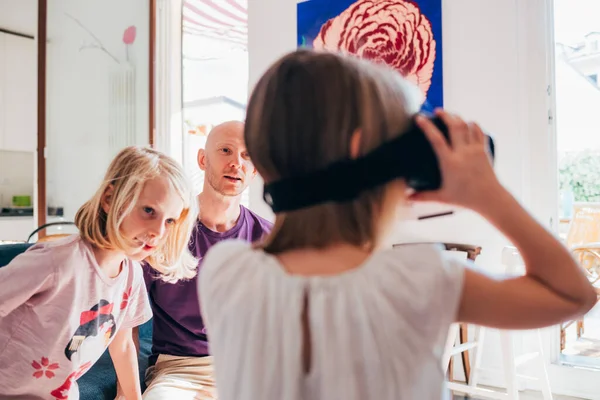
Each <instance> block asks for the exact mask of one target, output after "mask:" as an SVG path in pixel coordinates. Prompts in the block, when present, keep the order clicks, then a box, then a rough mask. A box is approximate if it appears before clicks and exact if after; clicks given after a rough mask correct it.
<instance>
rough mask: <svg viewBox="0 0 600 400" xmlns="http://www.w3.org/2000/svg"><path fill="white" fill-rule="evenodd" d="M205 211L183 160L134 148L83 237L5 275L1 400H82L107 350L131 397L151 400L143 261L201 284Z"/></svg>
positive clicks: (82, 226)
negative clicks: (140, 330) (200, 230)
mask: <svg viewBox="0 0 600 400" xmlns="http://www.w3.org/2000/svg"><path fill="white" fill-rule="evenodd" d="M195 204H196V202H195V198H194V196H193V193H192V190H191V187H190V184H189V183H188V181H187V179H186V177H185V175H184V172H183V170H182V168H181V167H180V166H179V165H178V164H177V163H176V162H175V161H174V160H172V159H171V158H169V157H167V156H165V155H164V154H161V153H160V152H157V151H155V150H152V149H149V148H144V147H128V148H125V149H124V150H122V151H121V152H120V153H119V154H118V155H117V156H116V157H115V159H114V160H113V161H112V163H111V164H110V166H109V168H108V171H107V173H106V176H105V178H104V181H103V183H102V185H101V186H100V188H99V189H98V191H97V192H96V194H95V195H94V196H93V197H92V198H91V199H90V200H89V201H88V202H87V203H85V204H84V205H83V206H82V207H81V208H80V209H79V211H78V212H77V215H76V217H75V224H76V225H77V227H78V228H79V234H77V235H72V236H69V237H67V238H64V239H60V240H57V241H54V242H46V243H39V244H36V245H34V246H33V247H31V248H30V249H28V250H27V251H26V252H25V253H23V254H21V255H19V256H18V257H16V258H15V259H14V260H13V261H12V262H11V263H10V264H9V265H7V266H6V267H3V268H0V282H1V283H0V285H1V289H0V377H1V378H0V379H1V382H0V387H1V390H0V399H13V398H20V397H23V398H36V399H67V398H68V399H77V398H79V392H78V388H77V382H76V380H77V379H78V378H79V377H80V376H82V375H83V374H85V373H86V371H88V370H89V369H90V367H91V366H92V365H93V364H94V363H95V362H96V361H97V360H98V358H99V357H100V356H101V355H102V353H103V352H104V351H105V350H106V348H108V350H109V352H110V355H111V358H112V360H113V362H114V365H115V370H116V372H117V376H118V379H119V382H120V384H121V387H122V389H123V395H124V396H125V397H126V398H127V399H141V392H140V383H139V374H138V365H137V353H136V349H135V346H134V343H133V341H132V336H131V330H132V328H134V327H136V326H138V325H141V324H143V323H144V322H146V321H147V320H149V319H150V318H151V315H152V313H151V310H150V305H149V303H148V296H147V294H146V289H145V284H144V280H143V277H142V269H141V267H140V264H139V262H140V261H142V260H147V261H148V262H149V263H150V264H151V265H152V266H153V267H154V268H156V269H157V270H159V271H161V272H162V273H163V276H164V279H166V280H169V281H175V280H178V279H186V278H190V277H192V276H193V275H194V273H195V267H196V260H195V259H194V258H193V257H192V256H191V254H190V253H189V252H188V250H187V242H188V238H189V235H190V232H191V229H192V227H193V224H194V221H195V219H196V215H197V213H196V206H195Z"/></svg>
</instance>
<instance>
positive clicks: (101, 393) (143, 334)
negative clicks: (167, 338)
mask: <svg viewBox="0 0 600 400" xmlns="http://www.w3.org/2000/svg"><path fill="white" fill-rule="evenodd" d="M30 246H32V244H31V243H17V244H1V245H0V268H1V267H4V266H5V265H7V264H8V263H9V262H10V261H11V260H12V259H13V258H15V257H16V256H18V255H19V254H21V253H22V252H24V251H25V250H27V249H28V248H29V247H30ZM2 284H4V283H0V287H1V285H2ZM0 290H1V289H0ZM139 332H140V352H139V355H138V361H139V365H140V382H141V384H142V390H143V389H144V388H145V385H144V373H145V371H146V368H147V367H148V356H149V355H150V350H151V347H152V320H150V321H148V322H146V323H145V324H144V325H142V326H140V329H139ZM116 381H117V378H116V374H115V370H114V368H113V365H112V361H111V359H110V355H109V354H108V351H106V352H104V354H103V355H102V357H101V358H100V359H99V360H98V361H97V362H96V364H95V365H94V366H93V367H92V369H90V370H89V371H88V372H87V373H86V374H85V375H84V376H82V377H81V378H79V380H78V381H77V383H78V384H79V393H80V399H81V400H102V399H110V400H112V399H114V398H115V394H116V392H117V389H116Z"/></svg>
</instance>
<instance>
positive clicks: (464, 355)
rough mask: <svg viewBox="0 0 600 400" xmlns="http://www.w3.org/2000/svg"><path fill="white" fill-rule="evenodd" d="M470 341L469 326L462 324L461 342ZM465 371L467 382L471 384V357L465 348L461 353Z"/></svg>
mask: <svg viewBox="0 0 600 400" xmlns="http://www.w3.org/2000/svg"><path fill="white" fill-rule="evenodd" d="M468 341H469V327H468V326H467V325H466V324H460V344H464V343H467V342H468ZM461 358H462V364H463V372H464V373H465V383H466V384H467V385H468V384H469V379H470V377H471V360H470V359H469V351H468V350H465V351H463V352H462V353H461Z"/></svg>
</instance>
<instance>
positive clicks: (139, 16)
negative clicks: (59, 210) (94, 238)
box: [46, 0, 149, 219]
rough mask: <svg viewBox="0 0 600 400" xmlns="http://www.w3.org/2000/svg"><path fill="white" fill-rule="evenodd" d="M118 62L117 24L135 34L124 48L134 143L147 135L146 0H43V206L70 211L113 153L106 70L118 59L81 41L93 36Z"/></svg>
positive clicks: (120, 44) (92, 189) (121, 57)
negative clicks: (132, 90) (131, 73)
mask: <svg viewBox="0 0 600 400" xmlns="http://www.w3.org/2000/svg"><path fill="white" fill-rule="evenodd" d="M65 13H68V14H70V15H71V16H73V17H75V18H77V19H78V20H79V21H80V22H81V23H82V24H83V25H85V26H86V27H87V28H88V29H89V30H90V31H91V32H93V34H94V35H96V36H97V37H98V39H99V40H100V41H101V42H102V44H103V45H104V47H105V48H106V49H107V50H108V51H109V52H110V53H112V54H113V55H114V56H115V57H116V58H117V59H118V60H120V61H121V62H125V60H126V47H125V44H124V43H123V41H122V37H123V32H124V31H125V29H126V28H127V27H129V26H131V25H135V26H136V27H137V36H136V39H135V42H134V44H133V45H131V46H130V49H129V57H130V63H131V64H133V65H135V67H136V72H135V73H136V79H135V86H136V107H135V112H136V118H135V131H136V132H135V140H134V141H135V143H131V144H147V143H148V136H149V134H148V130H149V127H148V96H149V95H148V93H149V91H148V65H149V64H148V57H149V56H148V47H149V26H148V20H149V2H148V1H147V0H128V1H122V0H49V1H48V41H49V42H48V47H47V111H46V113H47V146H48V149H47V150H48V153H47V188H48V189H47V192H48V205H49V206H63V207H64V209H65V217H66V218H67V219H73V217H74V215H75V212H76V211H77V209H78V207H79V206H81V204H83V202H85V201H86V200H87V199H88V198H89V197H90V196H91V195H92V194H93V193H94V192H95V190H96V189H97V187H98V185H99V183H100V181H101V179H102V177H103V175H104V173H105V170H106V168H107V166H108V164H109V163H110V161H111V159H112V157H113V156H114V150H112V149H111V148H110V146H109V133H110V127H109V72H110V71H111V69H113V68H115V67H116V66H117V65H118V64H117V63H116V62H115V61H113V60H112V59H111V58H110V57H109V56H108V55H107V54H105V53H104V52H102V51H101V50H99V49H84V50H81V47H82V45H84V44H92V43H94V40H93V38H92V37H91V36H90V35H89V34H88V33H86V32H85V30H83V29H82V28H81V27H80V26H78V25H77V23H76V22H75V21H73V20H72V19H70V18H68V17H67V16H66V15H65Z"/></svg>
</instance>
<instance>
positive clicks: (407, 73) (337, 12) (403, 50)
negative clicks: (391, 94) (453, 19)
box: [298, 0, 443, 110]
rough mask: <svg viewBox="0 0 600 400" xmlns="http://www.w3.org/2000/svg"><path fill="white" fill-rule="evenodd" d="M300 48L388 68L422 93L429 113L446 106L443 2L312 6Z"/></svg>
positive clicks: (319, 0)
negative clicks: (340, 54) (344, 55)
mask: <svg viewBox="0 0 600 400" xmlns="http://www.w3.org/2000/svg"><path fill="white" fill-rule="evenodd" d="M298 42H299V43H298V44H299V45H300V46H306V47H312V48H315V49H318V50H328V51H341V52H346V53H352V54H356V55H357V56H359V57H361V58H365V59H368V60H372V61H374V62H378V63H385V64H387V65H389V66H391V67H393V68H394V69H396V70H397V71H398V72H399V73H400V74H401V75H402V76H404V77H405V78H406V79H408V80H409V81H411V82H413V83H414V84H415V85H417V86H418V87H419V88H420V89H421V91H422V92H423V94H424V95H425V97H426V103H425V104H424V105H423V108H424V109H426V110H431V109H433V108H435V107H441V106H442V105H443V104H442V103H443V84H442V71H441V66H442V63H441V0H421V1H410V0H310V1H307V2H304V3H300V4H298Z"/></svg>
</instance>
